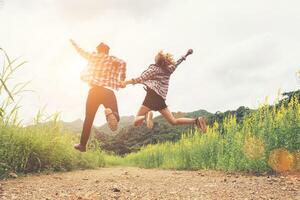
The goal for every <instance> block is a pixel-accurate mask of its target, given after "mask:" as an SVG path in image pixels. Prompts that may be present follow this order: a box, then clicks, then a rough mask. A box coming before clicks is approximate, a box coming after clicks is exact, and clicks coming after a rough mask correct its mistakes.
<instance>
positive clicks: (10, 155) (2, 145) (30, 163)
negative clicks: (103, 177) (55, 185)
mask: <svg viewBox="0 0 300 200" xmlns="http://www.w3.org/2000/svg"><path fill="white" fill-rule="evenodd" d="M75 141H78V136H76V135H74V134H72V133H68V132H64V131H62V130H60V128H59V126H56V125H55V124H51V125H36V126H31V127H12V126H6V127H1V129H0V160H1V162H0V177H2V178H3V177H4V176H5V175H6V174H7V173H8V172H19V173H28V172H40V171H44V170H51V171H67V170H73V169H85V168H95V167H102V166H104V156H103V153H102V152H101V151H100V150H99V148H98V146H99V145H97V144H95V143H96V141H93V142H91V144H92V145H93V144H94V145H95V147H94V148H90V149H91V150H90V151H88V152H86V153H80V152H77V151H75V150H74V148H73V145H74V143H75Z"/></svg>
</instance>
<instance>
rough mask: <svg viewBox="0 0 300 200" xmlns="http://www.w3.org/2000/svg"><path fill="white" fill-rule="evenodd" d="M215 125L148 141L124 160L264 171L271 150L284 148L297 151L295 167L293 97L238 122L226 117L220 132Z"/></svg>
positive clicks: (298, 140) (298, 142)
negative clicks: (173, 140) (171, 138)
mask: <svg viewBox="0 0 300 200" xmlns="http://www.w3.org/2000/svg"><path fill="white" fill-rule="evenodd" d="M218 126H219V124H217V123H215V124H214V126H213V127H211V128H209V130H208V133H207V134H204V135H202V134H200V133H198V132H189V133H186V134H184V135H183V136H182V138H181V140H180V141H178V142H176V143H171V142H166V143H162V144H157V145H148V146H146V147H144V148H143V149H142V150H141V151H139V152H137V153H132V154H129V155H127V156H126V157H125V158H124V162H126V163H127V164H131V165H135V166H140V167H146V168H153V167H158V168H171V169H216V170H226V171H246V172H267V171H271V170H272V168H271V167H270V166H269V164H268V163H269V155H270V153H271V152H272V150H274V149H278V148H284V149H286V150H288V151H289V152H291V153H293V154H294V155H297V156H295V157H294V160H293V161H294V162H293V166H292V167H294V169H295V168H297V169H299V163H297V162H296V161H297V160H299V158H298V157H299V148H300V103H299V102H298V100H297V99H296V98H293V99H292V100H291V101H290V102H289V104H288V105H287V106H285V105H284V104H282V106H279V107H278V106H268V105H263V106H261V107H260V108H259V109H258V111H257V112H253V113H251V114H249V115H248V116H246V117H245V118H244V120H243V121H242V122H241V123H237V122H236V118H235V117H233V116H231V117H228V118H227V119H226V120H225V122H224V124H223V127H224V133H223V134H221V133H219V131H218ZM296 165H297V166H296Z"/></svg>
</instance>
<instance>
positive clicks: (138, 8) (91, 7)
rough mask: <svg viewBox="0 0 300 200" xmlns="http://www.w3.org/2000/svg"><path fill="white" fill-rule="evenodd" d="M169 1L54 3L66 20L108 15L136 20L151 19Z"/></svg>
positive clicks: (105, 0) (100, 0)
mask: <svg viewBox="0 0 300 200" xmlns="http://www.w3.org/2000/svg"><path fill="white" fill-rule="evenodd" d="M169 2H170V0H164V1H161V0H152V1H141V0H121V1H120V0H87V1H82V0H64V1H60V0H57V1H56V2H55V4H56V6H57V8H58V10H59V13H60V14H62V15H63V16H64V17H66V18H67V19H76V20H82V21H85V20H90V19H91V18H94V17H101V16H103V15H107V14H109V13H115V14H116V13H117V14H118V15H122V14H124V15H127V16H130V15H131V16H134V17H135V18H136V19H139V18H141V17H142V18H143V17H151V16H153V15H155V14H156V12H157V11H161V10H163V9H164V8H166V6H167V5H168V3H169Z"/></svg>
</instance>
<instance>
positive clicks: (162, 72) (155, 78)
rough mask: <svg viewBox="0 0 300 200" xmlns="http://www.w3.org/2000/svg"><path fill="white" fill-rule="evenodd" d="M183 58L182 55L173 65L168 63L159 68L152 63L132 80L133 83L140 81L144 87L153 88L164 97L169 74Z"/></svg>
mask: <svg viewBox="0 0 300 200" xmlns="http://www.w3.org/2000/svg"><path fill="white" fill-rule="evenodd" d="M184 60H185V57H184V56H183V57H181V58H180V59H179V60H178V61H177V62H176V64H175V65H169V66H168V67H166V68H161V67H159V66H156V65H154V64H152V65H150V66H149V67H148V69H147V70H145V71H144V72H143V73H142V74H141V76H139V77H138V78H134V79H132V80H133V82H134V84H136V83H142V84H144V85H145V86H146V87H148V88H150V89H152V90H154V91H155V92H156V93H157V94H158V95H159V96H161V97H162V98H163V99H166V97H167V93H168V89H169V81H170V76H171V74H172V73H173V72H174V71H175V70H176V68H177V67H178V65H179V64H180V63H182V61H184Z"/></svg>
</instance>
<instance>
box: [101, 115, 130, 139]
mask: <svg viewBox="0 0 300 200" xmlns="http://www.w3.org/2000/svg"><path fill="white" fill-rule="evenodd" d="M133 121H134V116H123V117H121V118H120V121H119V124H118V130H117V131H112V130H110V128H109V127H108V125H107V123H105V124H104V125H102V126H100V127H96V129H97V131H98V132H102V133H104V134H108V135H110V136H113V135H117V134H118V133H119V132H120V130H122V129H123V128H125V127H127V126H130V125H132V124H133Z"/></svg>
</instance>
